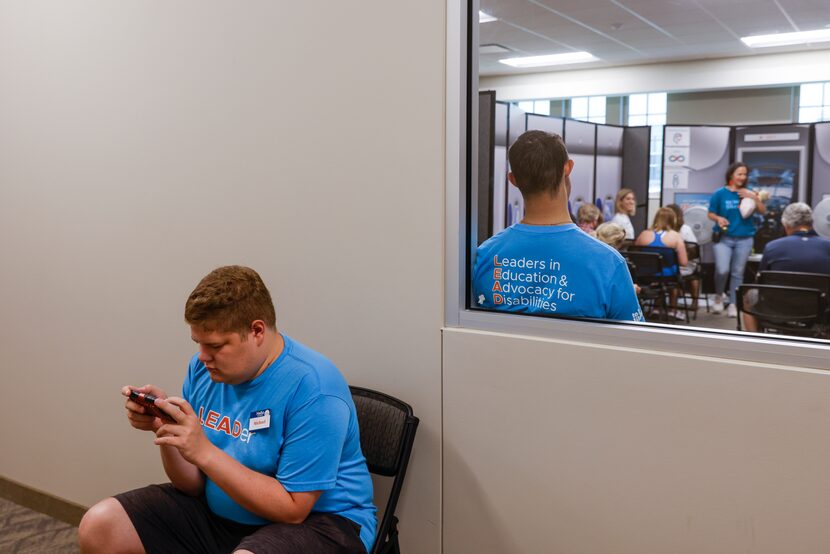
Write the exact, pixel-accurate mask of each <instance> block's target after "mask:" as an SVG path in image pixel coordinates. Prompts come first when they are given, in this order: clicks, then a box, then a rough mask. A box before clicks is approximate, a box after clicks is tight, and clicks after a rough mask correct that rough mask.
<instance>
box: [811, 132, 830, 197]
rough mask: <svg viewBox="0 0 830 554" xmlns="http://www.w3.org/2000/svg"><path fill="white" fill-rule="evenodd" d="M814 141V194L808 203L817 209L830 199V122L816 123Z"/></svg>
mask: <svg viewBox="0 0 830 554" xmlns="http://www.w3.org/2000/svg"><path fill="white" fill-rule="evenodd" d="M814 129H815V132H814V139H813V164H812V170H813V171H812V179H811V181H812V185H813V186H812V191H811V192H812V194H811V195H810V199H809V201H808V203H809V204H810V205H811V206H812V207H816V205H818V203H819V202H821V201H822V200H824V199H825V198H830V122H828V123H816V124H815V126H814Z"/></svg>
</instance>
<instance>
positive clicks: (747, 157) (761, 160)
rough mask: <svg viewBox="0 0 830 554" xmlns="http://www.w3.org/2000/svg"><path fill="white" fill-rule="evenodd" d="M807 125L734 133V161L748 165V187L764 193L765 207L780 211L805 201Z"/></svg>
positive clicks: (754, 126) (807, 149) (746, 129)
mask: <svg viewBox="0 0 830 554" xmlns="http://www.w3.org/2000/svg"><path fill="white" fill-rule="evenodd" d="M809 146H810V126H809V125H767V126H759V125H753V126H747V127H738V128H737V129H736V130H735V159H736V160H740V161H742V162H744V163H746V164H747V165H748V166H749V182H748V185H749V186H750V187H751V188H752V189H754V190H758V191H767V192H768V193H769V195H770V199H769V200H768V201H767V208H769V209H772V210H775V211H779V212H780V211H781V210H783V209H784V208H785V207H786V206H787V204H789V203H790V202H796V201H799V200H806V199H807V198H808V196H807V173H808V171H807V168H808V153H809Z"/></svg>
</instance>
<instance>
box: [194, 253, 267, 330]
mask: <svg viewBox="0 0 830 554" xmlns="http://www.w3.org/2000/svg"><path fill="white" fill-rule="evenodd" d="M257 319H261V320H262V321H264V322H265V324H266V325H267V326H268V327H270V328H272V329H276V327H277V318H276V315H275V313H274V303H273V302H272V301H271V293H269V292H268V288H267V287H266V286H265V283H263V282H262V278H261V277H260V276H259V274H258V273H257V272H256V271H254V270H253V269H251V268H250V267H243V266H240V265H227V266H224V267H219V268H216V269H214V270H213V271H211V272H210V273H208V274H207V275H206V276H205V277H204V278H203V279H202V280H201V281H199V284H198V285H196V288H195V289H193V292H191V293H190V296H189V297H188V298H187V303H186V304H185V306H184V320H185V321H186V322H187V323H188V324H189V325H195V326H198V327H201V328H203V329H206V330H209V331H219V332H222V333H231V332H236V333H239V334H240V335H241V336H242V337H245V336H246V334H247V332H248V331H249V330H250V328H251V323H252V322H253V321H255V320H257Z"/></svg>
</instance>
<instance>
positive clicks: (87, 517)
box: [78, 498, 144, 554]
mask: <svg viewBox="0 0 830 554" xmlns="http://www.w3.org/2000/svg"><path fill="white" fill-rule="evenodd" d="M78 543H79V544H80V547H81V552H83V553H84V554H95V553H97V552H125V553H126V552H143V551H144V549H143V547H142V546H141V541H140V540H138V535H137V534H136V532H135V529H133V526H132V523H131V522H130V518H129V516H128V515H127V512H125V511H124V508H123V507H122V506H121V504H120V503H119V502H118V501H117V500H116V499H115V498H106V499H104V500H102V501H100V502H98V503H97V504H95V505H94V506H92V507H91V508H90V509H89V510H87V512H86V513H85V514H84V517H83V518H82V519H81V523H80V525H79V526H78Z"/></svg>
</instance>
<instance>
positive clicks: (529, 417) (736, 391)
mask: <svg viewBox="0 0 830 554" xmlns="http://www.w3.org/2000/svg"><path fill="white" fill-rule="evenodd" d="M443 352H444V496H443V497H444V552H445V553H448V554H450V553H451V554H455V553H459V554H460V553H466V552H476V553H477V554H490V553H492V554H503V553H505V552H510V553H525V552H527V553H531V552H556V553H559V552H562V553H568V554H588V553H590V554H606V553H611V552H613V553H615V554H663V553H667V552H671V553H675V554H721V553H725V552H730V553H731V552H747V553H753V554H759V553H769V554H779V553H782V552H787V553H788V554H807V553H810V554H821V553H824V552H827V544H828V543H830V527H828V526H827V520H828V517H830V502H828V498H830V473H828V471H827V460H828V457H830V442H828V440H827V437H828V436H830V403H828V402H827V398H828V397H829V396H830V374H828V373H827V372H823V371H812V370H804V369H798V368H791V367H786V366H776V365H770V364H750V363H745V362H741V361H736V360H726V359H715V358H711V357H705V356H702V355H701V356H691V355H685V356H683V355H675V354H660V353H658V352H651V351H645V350H636V349H632V348H622V347H604V346H602V345H598V344H589V343H587V342H573V341H570V342H567V341H557V340H546V339H535V338H528V337H518V336H511V335H503V334H495V333H485V332H476V331H464V330H459V329H450V330H446V331H445V332H444V349H443Z"/></svg>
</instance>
